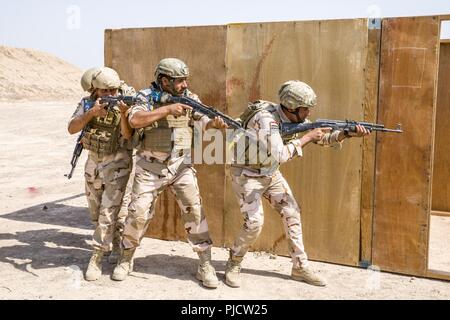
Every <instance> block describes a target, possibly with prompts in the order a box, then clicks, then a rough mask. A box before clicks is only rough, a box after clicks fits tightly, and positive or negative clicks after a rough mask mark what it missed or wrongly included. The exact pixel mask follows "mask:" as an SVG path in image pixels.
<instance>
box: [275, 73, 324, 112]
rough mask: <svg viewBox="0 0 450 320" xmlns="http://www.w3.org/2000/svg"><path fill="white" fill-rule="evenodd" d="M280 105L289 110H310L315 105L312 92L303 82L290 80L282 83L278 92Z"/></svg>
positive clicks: (314, 97) (314, 96)
mask: <svg viewBox="0 0 450 320" xmlns="http://www.w3.org/2000/svg"><path fill="white" fill-rule="evenodd" d="M278 97H279V98H280V103H281V104H282V105H283V106H284V107H285V108H287V109H289V110H295V109H297V108H300V107H306V108H312V107H315V106H316V104H317V96H316V94H315V92H314V90H313V89H312V88H311V87H310V86H309V85H307V84H306V83H304V82H301V81H299V80H291V81H287V82H285V83H283V84H282V85H281V87H280V90H279V91H278Z"/></svg>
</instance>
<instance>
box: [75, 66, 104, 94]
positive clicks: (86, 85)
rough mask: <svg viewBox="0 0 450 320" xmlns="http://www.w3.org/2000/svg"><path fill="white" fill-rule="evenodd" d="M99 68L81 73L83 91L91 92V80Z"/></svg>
mask: <svg viewBox="0 0 450 320" xmlns="http://www.w3.org/2000/svg"><path fill="white" fill-rule="evenodd" d="M99 69H100V68H98V67H94V68H90V69H88V70H86V71H85V72H84V73H83V76H82V77H81V81H80V83H81V87H82V88H83V90H84V91H88V92H92V89H93V88H92V78H93V77H94V74H95V73H97V72H98V70H99Z"/></svg>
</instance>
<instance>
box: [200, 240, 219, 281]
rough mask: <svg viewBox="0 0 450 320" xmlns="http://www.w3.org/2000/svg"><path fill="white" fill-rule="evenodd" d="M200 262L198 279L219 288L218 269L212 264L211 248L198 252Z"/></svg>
mask: <svg viewBox="0 0 450 320" xmlns="http://www.w3.org/2000/svg"><path fill="white" fill-rule="evenodd" d="M198 256H199V258H200V264H199V265H198V269H197V279H198V280H200V281H201V282H202V283H203V285H204V286H205V287H208V288H217V286H218V285H219V279H217V276H216V270H214V267H213V266H212V264H211V248H208V249H207V250H205V251H203V252H198Z"/></svg>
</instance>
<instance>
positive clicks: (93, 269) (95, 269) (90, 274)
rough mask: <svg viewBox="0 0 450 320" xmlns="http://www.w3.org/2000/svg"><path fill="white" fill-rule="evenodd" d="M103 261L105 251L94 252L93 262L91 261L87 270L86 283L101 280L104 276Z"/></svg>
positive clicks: (96, 250)
mask: <svg viewBox="0 0 450 320" xmlns="http://www.w3.org/2000/svg"><path fill="white" fill-rule="evenodd" d="M102 259H103V251H101V250H98V249H95V250H94V251H93V252H92V256H91V260H89V265H88V267H87V270H86V274H85V279H86V281H95V280H98V279H99V278H100V276H101V275H102Z"/></svg>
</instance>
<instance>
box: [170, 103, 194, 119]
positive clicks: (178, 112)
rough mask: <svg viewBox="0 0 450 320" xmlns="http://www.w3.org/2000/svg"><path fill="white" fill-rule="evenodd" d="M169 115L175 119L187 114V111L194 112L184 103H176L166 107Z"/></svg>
mask: <svg viewBox="0 0 450 320" xmlns="http://www.w3.org/2000/svg"><path fill="white" fill-rule="evenodd" d="M166 108H167V110H168V112H169V114H171V115H173V116H174V117H178V116H182V115H185V114H186V110H192V108H191V107H189V106H187V105H185V104H182V103H174V104H170V105H168V106H166Z"/></svg>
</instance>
